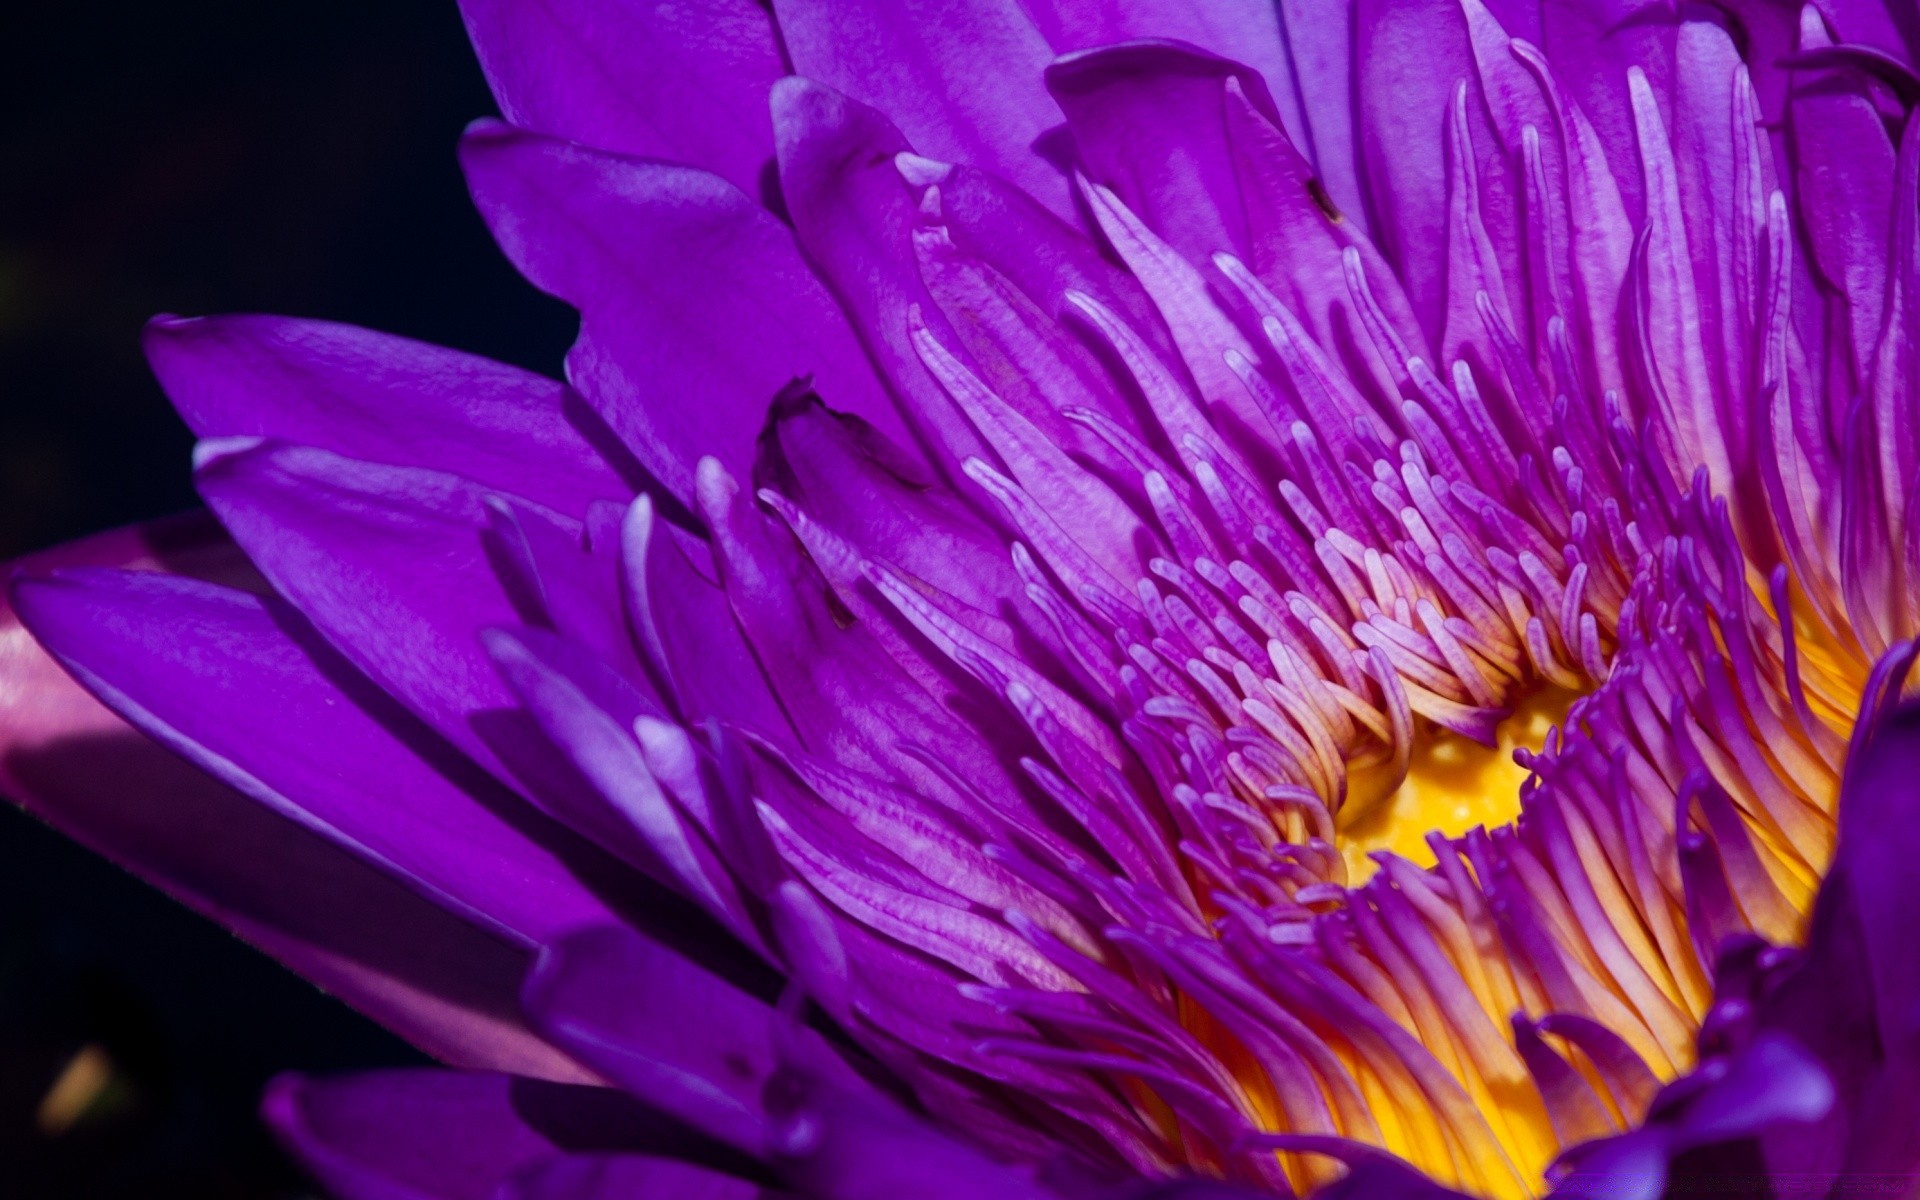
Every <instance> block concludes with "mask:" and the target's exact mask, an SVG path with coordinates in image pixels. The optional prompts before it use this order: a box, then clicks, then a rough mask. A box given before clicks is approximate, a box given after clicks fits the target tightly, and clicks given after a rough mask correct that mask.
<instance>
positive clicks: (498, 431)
mask: <svg viewBox="0 0 1920 1200" xmlns="http://www.w3.org/2000/svg"><path fill="white" fill-rule="evenodd" d="M145 345H146V351H147V361H148V362H149V363H151V364H152V366H153V371H154V374H155V375H157V376H159V378H160V383H161V386H162V387H164V388H166V390H167V396H168V398H169V399H171V400H172V401H173V404H174V407H175V408H177V409H179V410H180V415H181V416H182V417H183V418H184V419H185V420H186V422H187V424H188V425H189V426H190V427H192V429H193V431H194V433H195V434H197V435H198V436H200V437H203V438H219V437H235V436H248V437H270V438H278V439H279V440H281V441H287V442H297V443H300V444H302V445H308V446H318V447H320V448H321V449H324V450H332V451H335V452H336V453H339V454H344V455H347V456H348V457H350V458H363V459H366V460H368V461H370V462H384V463H393V464H394V465H396V466H406V467H430V468H432V469H434V470H440V471H454V472H457V473H459V474H462V475H465V476H467V477H468V478H470V479H475V480H478V481H480V482H482V483H485V484H487V485H488V486H490V487H497V488H501V489H503V490H505V491H509V492H513V493H514V494H516V495H520V496H525V497H527V498H528V499H529V500H535V501H538V502H539V503H541V504H545V505H548V506H550V507H552V508H556V509H559V510H560V511H562V512H565V513H569V514H571V515H573V516H576V517H577V516H582V515H584V514H585V512H586V510H587V506H588V505H589V504H591V503H592V502H593V501H595V500H625V499H626V498H627V496H629V495H630V494H631V493H632V491H633V489H632V487H631V486H629V485H628V483H627V482H626V481H624V480H622V479H621V478H620V476H619V475H618V474H617V473H615V471H614V470H613V468H612V467H610V466H608V465H607V463H606V461H605V460H604V459H602V458H601V457H600V455H599V454H598V453H596V452H595V451H594V449H593V447H592V446H591V445H589V444H588V442H587V440H586V439H585V438H584V437H582V436H581V435H580V433H579V432H578V431H577V430H576V429H575V428H574V427H573V426H571V425H569V424H568V423H567V420H566V418H565V417H564V416H563V415H562V393H563V391H564V389H563V387H562V386H561V385H560V384H558V383H556V382H554V381H553V380H551V379H543V378H541V377H540V376H538V375H533V374H529V373H528V372H526V371H522V370H520V369H519V368H517V367H509V366H506V365H505V364H503V363H496V362H491V361H489V360H487V359H484V358H478V357H476V356H474V355H471V354H462V353H460V352H458V351H455V350H444V349H442V348H440V347H438V346H429V345H426V344H424V343H421V342H414V341H409V340H407V339H405V338H398V337H394V336H392V335H390V334H384V333H375V332H373V331H372V330H367V329H356V328H355V327H353V326H351V325H334V324H331V323H328V322H325V321H302V320H296V319H294V318H291V317H263V316H232V317H200V318H192V319H189V318H180V317H158V318H155V319H154V320H153V321H152V322H151V323H150V324H149V325H148V326H147V332H146V339H145Z"/></svg>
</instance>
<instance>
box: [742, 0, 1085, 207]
mask: <svg viewBox="0 0 1920 1200" xmlns="http://www.w3.org/2000/svg"><path fill="white" fill-rule="evenodd" d="M773 11H774V16H775V17H776V18H777V19H778V21H779V23H780V38H781V41H782V43H783V44H784V45H785V46H786V49H787V56H788V58H789V59H790V60H791V61H792V63H793V69H794V71H795V73H796V74H799V75H803V76H805V77H807V78H808V79H813V80H818V81H819V82H820V83H822V84H825V85H826V86H827V87H830V88H832V89H834V90H835V91H838V92H840V93H842V94H844V95H846V96H848V97H851V98H852V99H853V100H855V101H858V102H859V103H862V104H868V105H872V106H873V107H874V108H876V109H878V110H880V111H881V112H882V113H885V114H886V116H887V118H888V119H890V120H891V121H892V122H893V124H894V125H896V126H898V127H899V129H900V131H901V132H902V133H904V134H905V135H906V136H907V138H908V139H909V140H910V141H911V142H912V143H913V145H914V148H915V149H917V150H919V151H920V152H921V153H924V154H928V155H931V156H933V157H935V158H941V159H945V160H946V161H948V162H959V163H966V164H968V165H969V166H975V167H981V168H983V169H985V170H989V171H992V172H993V173H994V174H996V175H999V176H1001V177H1003V178H1005V179H1008V180H1011V181H1012V182H1014V183H1015V184H1018V185H1019V186H1020V187H1021V188H1023V189H1025V190H1026V191H1027V192H1028V193H1029V194H1031V195H1032V196H1033V197H1034V198H1035V199H1037V200H1039V201H1040V202H1041V203H1043V204H1045V205H1047V206H1048V207H1049V208H1051V209H1053V210H1054V211H1055V212H1057V213H1059V214H1061V215H1062V216H1066V215H1068V214H1070V213H1071V212H1072V205H1071V201H1070V199H1069V196H1068V189H1067V180H1066V176H1065V175H1064V174H1063V173H1062V172H1061V171H1060V169H1059V167H1058V166H1056V165H1055V164H1053V163H1050V162H1048V161H1047V160H1046V159H1045V158H1043V157H1042V156H1041V155H1040V153H1039V152H1038V150H1037V149H1036V145H1035V144H1036V143H1037V142H1038V141H1039V140H1040V138H1041V136H1042V135H1043V134H1045V133H1046V132H1047V130H1048V129H1050V128H1052V127H1053V126H1055V125H1057V124H1059V120H1060V118H1059V114H1058V113H1057V112H1056V111H1055V110H1054V107H1053V105H1052V104H1050V103H1049V102H1048V101H1047V94H1046V92H1045V90H1044V89H1043V88H1042V87H1041V86H1040V72H1041V71H1042V69H1043V68H1045V67H1046V65H1047V60H1048V59H1050V58H1052V57H1053V51H1052V49H1051V48H1050V47H1049V46H1048V45H1047V41H1046V39H1045V38H1044V37H1042V36H1041V34H1040V30H1039V29H1038V28H1036V27H1035V25H1034V23H1033V20H1032V18H1031V17H1029V16H1028V15H1027V11H1026V6H1025V5H1024V4H1021V3H1018V2H1017V0H958V2H957V3H933V2H929V0H774V4H773ZM779 121H780V117H779V115H778V112H777V110H776V113H775V117H774V123H775V125H776V127H777V126H778V125H779ZM779 136H780V135H779V134H778V133H777V132H776V134H775V137H776V140H777V139H778V138H779ZM783 174H784V168H783ZM787 199H788V202H789V203H791V202H792V199H793V198H792V196H788V198H787Z"/></svg>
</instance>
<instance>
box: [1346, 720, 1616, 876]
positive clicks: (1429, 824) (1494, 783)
mask: <svg viewBox="0 0 1920 1200" xmlns="http://www.w3.org/2000/svg"><path fill="white" fill-rule="evenodd" d="M1578 698H1579V693H1577V692H1574V691H1571V690H1569V689H1566V688H1559V687H1552V686H1542V687H1540V688H1538V689H1536V690H1535V691H1533V692H1532V693H1530V694H1528V695H1527V696H1525V697H1523V698H1522V699H1521V701H1520V703H1519V704H1518V705H1516V706H1515V708H1514V710H1513V715H1511V716H1509V717H1508V718H1507V719H1506V720H1504V721H1502V722H1501V723H1500V728H1499V730H1498V736H1497V740H1496V742H1495V744H1494V745H1491V746H1484V745H1481V744H1480V743H1479V742H1476V741H1474V740H1473V739H1471V738H1467V737H1463V736H1461V735H1460V734H1457V733H1454V732H1452V731H1451V730H1447V729H1439V728H1432V727H1429V728H1427V729H1425V730H1422V731H1421V734H1420V736H1419V737H1418V738H1416V739H1415V741H1414V746H1413V755H1412V760H1411V762H1410V763H1409V764H1408V767H1407V774H1406V778H1404V779H1402V780H1401V781H1400V784H1399V786H1398V787H1393V788H1391V789H1389V788H1387V787H1385V786H1383V785H1382V783H1381V775H1382V773H1383V772H1384V771H1385V770H1386V768H1384V767H1376V768H1372V769H1370V770H1368V771H1361V772H1356V773H1355V775H1354V777H1353V779H1352V781H1351V783H1350V785H1349V786H1350V788H1351V791H1350V793H1349V796H1348V800H1347V804H1346V807H1344V808H1342V809H1341V810H1340V820H1339V827H1338V831H1339V835H1340V837H1339V847H1340V853H1341V855H1342V857H1344V858H1345V859H1346V863H1347V881H1348V883H1349V884H1351V885H1355V886H1357V885H1359V884H1360V883H1362V882H1364V881H1365V880H1367V879H1368V878H1370V877H1371V876H1372V875H1373V873H1374V871H1375V869H1376V867H1375V865H1374V862H1373V860H1372V859H1371V858H1370V857H1369V856H1370V855H1372V854H1375V853H1378V852H1380V851H1383V850H1384V851H1391V852H1393V853H1395V854H1398V855H1399V856H1400V857H1402V858H1405V859H1407V860H1408V861H1410V862H1414V863H1418V864H1419V865H1421V866H1423V867H1430V866H1432V865H1433V851H1432V850H1431V849H1429V848H1428V846H1427V835H1428V834H1429V833H1433V832H1436V831H1437V832H1439V833H1442V834H1444V835H1446V836H1447V837H1450V838H1453V837H1459V836H1460V835H1461V834H1464V833H1465V832H1467V830H1469V829H1472V828H1473V827H1474V826H1476V825H1484V826H1486V827H1487V828H1489V829H1493V828H1496V827H1498V826H1501V825H1505V824H1507V823H1509V822H1511V821H1512V820H1513V819H1514V818H1516V817H1518V816H1519V815H1520V785H1521V784H1522V783H1523V782H1525V780H1526V778H1527V770H1526V768H1525V767H1522V766H1521V765H1520V764H1519V763H1517V762H1515V761H1514V760H1513V752H1514V751H1515V750H1517V749H1521V748H1525V749H1528V750H1532V751H1536V752H1537V751H1538V750H1539V749H1540V748H1541V747H1542V746H1544V745H1545V744H1546V740H1547V734H1548V733H1550V732H1551V731H1552V730H1553V729H1554V727H1555V726H1557V725H1559V724H1560V723H1561V722H1562V721H1564V720H1566V717H1567V710H1568V709H1569V708H1571V707H1572V706H1573V702H1574V701H1575V700H1577V699H1578Z"/></svg>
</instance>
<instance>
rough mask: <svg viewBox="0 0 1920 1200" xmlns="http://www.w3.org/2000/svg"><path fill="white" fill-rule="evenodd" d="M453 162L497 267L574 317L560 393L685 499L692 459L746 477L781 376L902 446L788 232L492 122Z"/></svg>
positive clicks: (723, 187)
mask: <svg viewBox="0 0 1920 1200" xmlns="http://www.w3.org/2000/svg"><path fill="white" fill-rule="evenodd" d="M461 154H462V160H463V162H464V164H465V166H466V170H467V178H468V181H469V182H470V184H471V186H472V187H473V191H474V196H475V199H476V202H477V203H478V204H479V206H480V209H481V212H482V214H483V215H484V216H485V217H486V218H487V221H488V223H489V225H490V226H491V227H492V229H493V231H494V236H495V237H496V238H498V239H499V241H500V244H501V246H502V247H503V248H504V249H505V250H506V252H507V255H508V257H509V258H511V259H513V261H514V263H515V264H516V265H517V266H518V267H519V268H520V269H521V271H522V272H524V273H525V274H526V275H527V277H528V278H529V279H531V280H532V281H533V282H534V283H535V284H536V285H537V286H539V287H541V288H543V289H544V290H546V291H549V292H551V293H553V294H554V295H556V296H559V297H560V298H561V299H563V300H565V301H567V302H568V303H569V304H572V305H573V306H574V307H576V308H578V309H579V310H580V312H581V330H580V340H579V341H578V342H577V343H575V345H574V348H573V350H572V352H571V354H570V355H569V357H568V368H567V369H568V374H569V376H570V377H571V378H572V380H573V382H574V384H575V386H577V387H578V388H579V389H580V390H581V393H582V394H583V395H584V396H585V397H586V398H587V400H588V402H589V403H591V404H592V405H593V406H594V408H595V409H596V411H598V412H599V414H600V415H601V416H602V417H603V418H604V419H605V420H606V422H607V424H608V425H609V426H611V427H612V429H613V430H614V432H615V433H617V434H619V436H620V437H621V438H622V439H623V440H624V441H625V442H626V443H627V445H628V446H629V447H631V448H632V450H633V452H634V454H635V455H636V456H637V457H638V458H639V459H640V462H641V464H642V465H643V466H645V467H646V468H647V470H649V471H651V472H652V473H653V474H654V475H655V476H656V477H657V478H659V479H660V480H661V481H662V482H663V483H664V484H666V486H667V488H668V489H669V490H670V491H671V492H672V493H673V494H674V495H675V496H678V497H679V498H680V499H681V500H682V501H685V500H686V499H687V498H688V497H689V496H690V495H691V494H692V480H693V465H694V464H695V463H696V462H698V461H699V459H700V457H701V456H702V455H713V456H715V457H717V458H719V459H720V460H721V461H722V462H725V463H726V464H727V465H728V467H729V468H730V469H734V470H738V471H745V469H746V467H747V466H748V464H750V463H751V461H752V446H753V438H754V435H755V434H757V433H758V432H759V430H760V422H761V420H762V418H763V417H764V416H765V415H766V411H767V405H768V403H769V402H770V401H772V399H773V397H774V395H775V393H777V392H779V391H780V389H781V388H782V387H784V386H785V385H786V384H787V383H789V382H790V381H792V380H793V379H796V378H800V377H807V376H811V377H812V378H813V379H814V380H815V383H816V386H818V387H819V388H820V389H821V391H822V392H823V393H825V394H826V395H829V396H831V397H833V400H834V403H836V404H837V405H839V406H841V407H842V408H845V409H847V410H848V411H851V412H857V413H859V414H860V415H861V416H862V417H865V418H866V419H867V420H869V421H872V422H874V423H875V424H876V425H878V426H879V427H880V428H882V429H886V430H888V431H889V432H890V433H892V434H899V433H901V432H903V426H902V425H901V423H900V419H899V417H898V416H897V415H896V413H895V411H894V409H893V406H892V404H891V402H890V401H889V400H888V399H887V397H886V395H885V393H884V392H883V391H882V389H881V388H880V385H879V383H878V382H877V381H876V380H875V378H874V375H873V371H872V369H871V367H869V365H868V364H867V361H866V358H865V356H864V355H863V354H862V353H861V351H860V347H859V345H858V344H857V343H856V342H855V340H854V337H853V334H852V332H851V331H850V330H849V329H848V327H847V323H846V320H845V318H844V317H842V316H841V315H840V312H839V310H838V309H837V308H835V306H834V304H833V301H832V299H831V298H830V297H829V296H828V295H827V292H826V289H824V288H823V287H821V286H820V284H819V282H818V281H817V280H816V279H814V277H813V275H812V273H811V272H810V271H809V270H808V268H807V265H806V263H805V262H804V261H803V260H802V259H801V257H800V255H799V252H798V251H797V250H796V249H795V247H794V245H793V238H792V235H791V233H789V231H788V230H787V228H786V227H785V226H783V225H781V224H780V222H779V221H777V220H775V219H774V218H773V217H772V216H771V215H769V214H768V213H767V212H766V211H765V210H763V209H762V208H760V207H759V206H758V205H757V204H755V203H754V202H753V201H751V200H749V199H748V198H747V197H746V196H745V195H743V194H742V193H741V192H740V191H739V190H738V189H736V188H734V187H732V186H730V185H729V184H727V183H726V182H725V181H723V180H721V179H719V178H717V177H716V176H713V175H709V174H708V173H706V172H704V171H698V170H694V169H692V168H688V167H677V166H669V165H667V164H663V163H651V162H637V161H633V160H630V159H625V158H621V157H618V156H615V155H610V154H605V153H602V152H600V151H596V150H589V149H587V148H585V147H583V146H575V145H569V144H567V143H565V142H558V141H554V140H552V139H549V138H543V137H538V136H535V135H532V134H527V133H523V132H520V131H517V130H514V129H511V128H509V127H507V126H503V125H499V124H497V123H483V124H481V125H478V126H476V127H475V128H474V129H473V130H472V131H470V132H469V133H468V135H467V138H466V140H465V142H463V143H462V149H461Z"/></svg>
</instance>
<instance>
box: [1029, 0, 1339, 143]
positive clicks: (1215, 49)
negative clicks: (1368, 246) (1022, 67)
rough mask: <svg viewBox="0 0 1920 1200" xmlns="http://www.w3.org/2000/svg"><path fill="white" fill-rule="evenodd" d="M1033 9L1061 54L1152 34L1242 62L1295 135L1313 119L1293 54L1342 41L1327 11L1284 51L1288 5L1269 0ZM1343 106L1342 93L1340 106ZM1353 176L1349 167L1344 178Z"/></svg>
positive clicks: (1160, 0) (1063, 1)
mask: <svg viewBox="0 0 1920 1200" xmlns="http://www.w3.org/2000/svg"><path fill="white" fill-rule="evenodd" d="M1033 7H1034V9H1035V10H1036V11H1035V14H1034V19H1035V20H1036V21H1038V22H1039V24H1040V28H1041V30H1042V31H1044V32H1045V33H1046V35H1047V40H1048V41H1049V42H1051V43H1052V44H1053V48H1054V49H1055V50H1057V51H1059V52H1061V53H1062V54H1065V53H1070V52H1072V51H1076V50H1093V49H1097V48H1098V47H1101V46H1111V45H1114V44H1116V43H1119V42H1132V41H1138V40H1141V39H1156V40H1168V41H1177V42H1187V43H1189V44H1191V45H1194V46H1197V47H1199V48H1200V49H1202V50H1205V51H1206V52H1207V53H1209V54H1217V55H1219V56H1220V57H1222V58H1230V59H1233V60H1235V61H1237V62H1243V63H1245V64H1247V66H1249V67H1251V68H1252V69H1253V70H1254V71H1256V72H1258V73H1259V75H1260V77H1261V78H1262V79H1263V80H1264V81H1265V83H1266V88H1267V90H1268V91H1270V92H1272V93H1273V95H1274V97H1275V99H1277V100H1278V101H1279V103H1280V106H1281V108H1282V110H1283V112H1284V114H1285V122H1286V128H1287V132H1288V133H1289V134H1290V135H1291V136H1293V137H1294V138H1296V139H1298V138H1301V137H1302V136H1303V135H1304V134H1305V133H1306V131H1307V127H1308V125H1309V124H1310V123H1311V120H1312V118H1311V116H1309V115H1307V114H1304V113H1303V112H1302V108H1301V98H1302V93H1303V91H1304V90H1305V89H1303V88H1301V87H1300V86H1299V84H1298V83H1297V82H1296V78H1295V64H1294V62H1293V59H1295V58H1298V57H1299V54H1300V51H1301V50H1302V49H1306V50H1309V51H1315V50H1318V49H1319V47H1318V46H1317V43H1321V42H1326V41H1331V40H1339V41H1342V42H1344V40H1345V39H1344V36H1342V35H1343V34H1344V30H1340V29H1338V28H1335V26H1336V25H1337V24H1339V23H1342V22H1344V21H1345V19H1346V18H1345V16H1344V14H1333V13H1329V14H1327V19H1325V20H1317V21H1315V22H1314V23H1313V24H1310V25H1307V26H1304V27H1302V28H1301V30H1300V31H1299V34H1298V35H1297V41H1298V43H1300V44H1299V45H1296V46H1295V47H1294V53H1293V54H1292V55H1289V53H1288V45H1287V37H1286V35H1284V34H1283V33H1282V32H1281V28H1280V25H1281V9H1282V8H1283V7H1291V6H1283V5H1280V4H1276V3H1274V2H1273V0H1213V2H1212V3H1208V4H1192V3H1188V2H1187V0H1118V2H1113V0H1109V2H1108V3H1103V4H1086V3H1079V2H1076V0H1043V2H1042V3H1038V4H1035V5H1034V6H1033ZM1289 20H1291V15H1289ZM1348 103H1349V101H1348V100H1347V98H1346V97H1345V96H1342V97H1341V106H1342V107H1345V106H1346V105H1347V104H1348ZM1309 153H1311V152H1310V151H1309ZM1351 176H1352V172H1351V170H1349V171H1348V172H1347V177H1348V178H1349V179H1350V178H1351Z"/></svg>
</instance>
